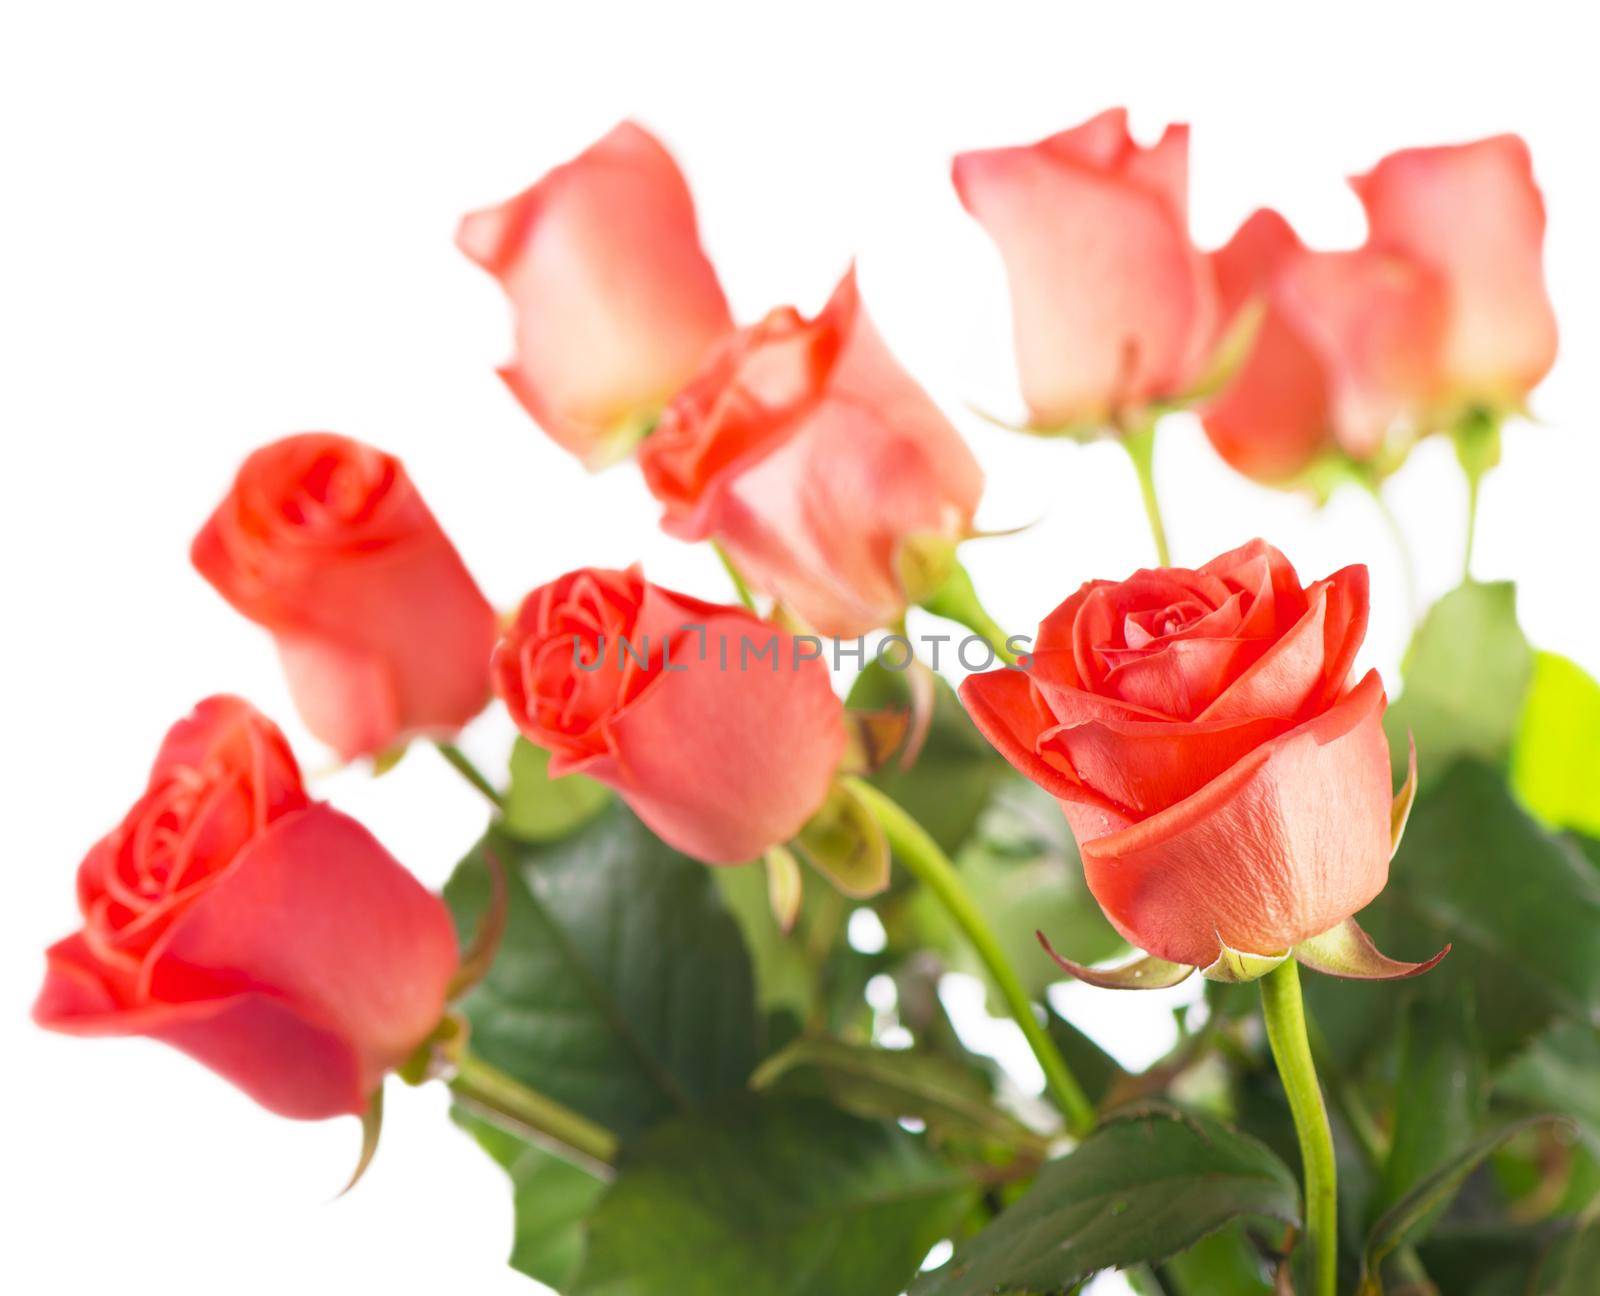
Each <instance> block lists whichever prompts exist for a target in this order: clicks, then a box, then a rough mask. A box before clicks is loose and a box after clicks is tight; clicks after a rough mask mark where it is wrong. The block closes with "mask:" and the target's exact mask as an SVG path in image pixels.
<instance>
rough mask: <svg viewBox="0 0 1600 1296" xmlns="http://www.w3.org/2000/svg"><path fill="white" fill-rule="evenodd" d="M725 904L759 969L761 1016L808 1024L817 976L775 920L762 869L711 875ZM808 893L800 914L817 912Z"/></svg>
mask: <svg viewBox="0 0 1600 1296" xmlns="http://www.w3.org/2000/svg"><path fill="white" fill-rule="evenodd" d="M710 872H711V879H712V881H713V882H714V883H715V884H716V886H717V890H718V891H719V892H720V893H721V895H722V902H723V904H724V905H726V906H727V908H728V911H729V912H730V913H731V914H732V915H733V918H734V921H735V922H737V923H738V924H739V930H740V932H741V933H743V936H744V944H745V948H746V949H747V950H749V952H750V959H751V962H752V963H753V964H754V965H755V979H756V988H757V995H758V998H759V1001H760V1005H761V1009H762V1011H763V1012H768V1013H774V1012H788V1013H790V1014H792V1015H793V1017H794V1018H795V1019H796V1020H797V1021H804V1020H805V1018H806V1015H807V1014H808V1013H809V1012H810V1011H811V1003H812V999H813V997H814V995H815V992H816V980H817V973H816V970H815V969H814V968H813V967H812V966H811V963H810V960H809V959H808V958H807V957H806V948H805V943H804V941H803V940H802V939H801V936H800V933H798V932H786V931H784V930H783V928H781V927H779V926H778V920H777V919H776V918H775V917H774V916H773V913H772V903H771V901H770V899H769V897H768V892H767V878H766V874H765V873H764V872H763V871H762V868H761V865H760V864H759V863H752V864H739V865H736V866H734V867H732V868H714V869H712V870H710ZM815 889H816V888H814V887H810V888H806V889H805V890H804V891H802V893H801V905H802V912H804V911H805V907H806V906H808V905H810V906H813V907H814V904H815V902H814V899H813V897H811V896H810V895H808V894H807V892H809V891H811V890H815Z"/></svg>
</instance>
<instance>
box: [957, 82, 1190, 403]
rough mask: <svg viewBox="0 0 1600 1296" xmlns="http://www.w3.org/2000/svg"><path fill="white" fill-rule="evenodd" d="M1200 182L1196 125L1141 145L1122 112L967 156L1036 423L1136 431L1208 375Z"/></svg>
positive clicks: (963, 180)
mask: <svg viewBox="0 0 1600 1296" xmlns="http://www.w3.org/2000/svg"><path fill="white" fill-rule="evenodd" d="M1188 172H1189V128H1188V127H1187V126H1169V127H1168V128H1167V131H1166V133H1165V134H1164V135H1163V136H1162V137H1161V140H1160V142H1159V143H1157V144H1156V145H1155V146H1154V147H1152V148H1141V147H1140V146H1139V145H1138V144H1136V143H1134V141H1133V139H1132V137H1131V136H1130V135H1129V134H1128V115H1127V113H1126V111H1124V110H1123V109H1121V108H1116V109H1112V110H1111V111H1109V112H1104V113H1101V114H1100V115H1099V116H1098V117H1094V118H1091V119H1090V120H1089V121H1087V122H1085V123H1084V124H1083V125H1082V126H1078V127H1075V128H1074V129H1072V130H1068V131H1063V132H1061V133H1060V134H1059V135H1052V136H1051V137H1050V138H1048V139H1045V140H1041V141H1040V142H1039V143H1037V144H1031V145H1027V146H1024V147H1020V148H1002V149H990V150H986V151H984V152H978V153H963V154H962V155H961V156H960V157H958V158H956V160H955V166H954V172H953V174H954V180H955V186H956V192H957V193H958V194H959V195H960V197H961V202H962V204H963V205H964V206H965V207H966V209H967V210H968V211H969V212H970V213H972V215H973V217H974V218H976V219H977V221H978V222H979V224H981V225H982V226H983V227H984V229H985V230H987V231H988V233H989V236H990V237H991V238H992V239H993V240H994V241H995V244H996V245H997V246H998V247H999V249H1000V255H1001V257H1002V259H1003V260H1004V261H1005V266H1006V273H1007V277H1008V278H1009V280H1010V284H1011V304H1012V317H1013V327H1014V331H1015V336H1016V348H1017V367H1018V370H1019V373H1020V377H1021V381H1022V395H1023V399H1024V400H1025V401H1026V402H1027V405H1028V409H1029V411H1030V412H1031V416H1032V423H1033V425H1034V426H1035V427H1037V428H1041V429H1060V428H1100V427H1105V426H1107V425H1125V424H1127V423H1130V422H1132V421H1135V420H1137V419H1138V418H1139V417H1140V414H1139V412H1140V411H1141V410H1142V409H1143V408H1144V407H1146V406H1148V405H1150V404H1152V403H1155V402H1162V401H1171V400H1175V399H1178V398H1181V397H1182V396H1183V395H1185V394H1186V393H1187V392H1188V391H1189V390H1190V389H1191V388H1192V387H1194V386H1195V385H1196V383H1197V382H1198V381H1199V379H1200V378H1201V376H1202V373H1203V371H1204V370H1205V369H1206V367H1207V365H1208V362H1209V361H1210V359H1211V354H1212V352H1213V350H1215V346H1216V341H1217V339H1216V336H1215V334H1216V289H1215V286H1214V284H1213V283H1212V277H1211V271H1210V268H1209V267H1208V265H1207V264H1206V260H1205V258H1204V257H1203V256H1201V254H1200V253H1199V251H1198V250H1197V249H1196V248H1195V246H1194V244H1193V242H1192V241H1191V239H1190V236H1189V215H1188V204H1189V200H1188V187H1189V175H1188Z"/></svg>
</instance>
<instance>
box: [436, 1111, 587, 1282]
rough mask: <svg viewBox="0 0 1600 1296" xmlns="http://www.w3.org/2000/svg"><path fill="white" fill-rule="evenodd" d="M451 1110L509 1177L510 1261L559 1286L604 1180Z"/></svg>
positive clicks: (576, 1256)
mask: <svg viewBox="0 0 1600 1296" xmlns="http://www.w3.org/2000/svg"><path fill="white" fill-rule="evenodd" d="M450 1116H451V1119H452V1120H454V1121H455V1122H456V1124H458V1125H460V1126H461V1128H462V1129H464V1130H466V1131H467V1132H468V1133H470V1134H471V1135H472V1137H473V1138H475V1139H476V1140H477V1141H478V1145H479V1146H480V1147H481V1148H483V1150H484V1151H485V1152H487V1153H488V1154H489V1155H490V1156H491V1157H493V1158H494V1160H496V1161H497V1162H499V1163H500V1165H501V1166H502V1167H504V1169H505V1171H506V1174H507V1175H509V1176H510V1178H511V1191H512V1206H513V1209H514V1211H515V1219H516V1226H515V1233H514V1235H513V1238H512V1244H511V1257H510V1260H509V1263H510V1265H511V1267H512V1268H513V1269H515V1270H517V1271H518V1272H519V1273H525V1274H527V1275H528V1277H530V1278H533V1279H536V1280H537V1281H539V1282H542V1283H545V1284H546V1285H548V1286H550V1287H554V1288H556V1289H557V1290H558V1291H559V1290H561V1289H562V1288H564V1287H565V1286H566V1285H567V1284H568V1283H569V1282H571V1281H572V1279H573V1278H574V1276H576V1274H577V1272H578V1265H579V1263H580V1262H581V1261H582V1259H583V1246H584V1224H585V1221H586V1220H587V1219H588V1217H589V1214H590V1212H591V1211H593V1209H594V1206H595V1203H596V1202H598V1201H599V1200H600V1194H601V1193H602V1192H604V1191H605V1184H604V1183H603V1182H601V1181H600V1180H599V1179H596V1178H595V1177H594V1176H593V1175H591V1174H589V1173H588V1172H587V1171H585V1170H580V1169H578V1168H577V1167H576V1166H573V1165H570V1164H569V1163H567V1162H566V1161H563V1160H562V1159H561V1158H560V1157H558V1156H555V1155H554V1154H553V1153H550V1152H546V1151H545V1150H544V1149H543V1148H540V1147H536V1146H535V1145H534V1144H532V1143H529V1142H527V1141H526V1140H524V1139H520V1138H518V1137H517V1136H516V1135H515V1134H511V1133H508V1132H507V1131H505V1130H503V1129H501V1128H500V1127H499V1126H498V1125H493V1124H491V1123H490V1122H488V1121H486V1120H483V1119H482V1118H480V1117H478V1116H474V1115H472V1114H471V1113H470V1112H467V1111H465V1110H463V1109H462V1108H460V1107H453V1108H451V1111H450Z"/></svg>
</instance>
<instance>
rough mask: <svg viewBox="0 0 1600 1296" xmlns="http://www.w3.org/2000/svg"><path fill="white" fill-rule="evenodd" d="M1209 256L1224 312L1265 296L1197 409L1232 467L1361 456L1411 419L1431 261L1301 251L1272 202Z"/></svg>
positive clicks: (1280, 472)
mask: <svg viewBox="0 0 1600 1296" xmlns="http://www.w3.org/2000/svg"><path fill="white" fill-rule="evenodd" d="M1212 264H1213V266H1214V268H1215V269H1216V272H1217V282H1218V287H1219V291H1220V293H1221V297H1222V301H1223V305H1224V310H1225V311H1226V312H1227V314H1228V316H1229V317H1232V316H1235V315H1236V314H1237V313H1238V311H1240V310H1242V309H1244V308H1245V307H1246V306H1247V305H1248V304H1249V303H1250V302H1252V301H1259V302H1260V303H1261V304H1262V305H1263V306H1264V307H1265V312H1264V315H1263V317H1262V320H1261V324H1260V327H1259V331H1258V332H1257V333H1256V335H1255V340H1254V341H1253V343H1252V344H1251V349H1250V352H1249V354H1248V356H1247V357H1246V359H1245V361H1244V363H1243V365H1241V366H1240V368H1239V371H1238V372H1237V373H1236V374H1235V375H1234V377H1233V379H1232V380H1231V381H1230V382H1229V384H1228V386H1227V387H1226V388H1225V389H1224V390H1223V392H1222V393H1221V395H1219V396H1218V397H1217V399H1216V400H1215V401H1213V402H1212V403H1211V404H1210V405H1209V406H1208V407H1207V409H1206V410H1205V413H1204V421H1205V428H1206V433H1207V435H1208V436H1209V437H1210V438H1211V442H1212V444H1213V445H1215V446H1216V448H1217V451H1218V453H1220V454H1221V455H1222V457H1223V458H1224V459H1226V460H1227V461H1228V462H1229V463H1230V464H1232V465H1233V466H1234V467H1235V468H1237V469H1238V470H1239V471H1240V472H1243V473H1247V474H1249V475H1250V476H1252V477H1255V478H1258V479H1260V480H1263V481H1286V480H1288V479H1291V478H1293V477H1295V476H1296V475H1298V474H1300V473H1302V472H1304V471H1305V470H1306V469H1307V468H1309V467H1311V466H1312V464H1313V463H1315V461H1316V460H1317V459H1319V458H1321V457H1322V456H1324V455H1327V454H1335V453H1337V454H1344V455H1348V456H1349V457H1350V458H1352V459H1358V460H1369V459H1372V458H1373V457H1375V456H1376V455H1377V454H1378V453H1379V452H1380V451H1381V450H1382V449H1383V447H1384V445H1385V444H1386V442H1387V441H1388V439H1389V437H1390V435H1391V434H1392V433H1393V432H1395V431H1397V430H1401V429H1407V428H1410V429H1415V428H1416V427H1417V426H1418V424H1419V421H1420V419H1421V417H1422V415H1423V413H1424V411H1425V410H1426V408H1427V405H1428V403H1429V401H1430V400H1431V399H1432V397H1433V395H1434V392H1435V389H1436V387H1437V384H1438V379H1439V357H1440V343H1441V339H1442V336H1443V327H1444V301H1443V294H1442V292H1441V289H1440V285H1439V282H1438V280H1437V278H1436V276H1434V275H1433V274H1432V273H1431V272H1429V271H1427V270H1425V269H1423V268H1422V267H1420V266H1417V265H1415V264H1414V263H1413V262H1411V261H1408V260H1406V259H1404V258H1402V257H1398V256H1393V255H1390V254H1388V253H1385V252H1381V251H1378V250H1376V249H1373V248H1362V249H1360V250H1358V251H1354V252H1312V251H1308V250H1307V249H1306V248H1305V247H1304V246H1303V245H1302V244H1301V242H1300V240H1299V239H1298V238H1297V237H1296V236H1295V234H1294V231H1293V230H1292V229H1290V228H1289V225H1288V222H1286V221H1285V220H1284V219H1283V217H1281V216H1279V215H1278V214H1277V213H1276V212H1272V211H1259V212H1257V213H1255V215H1253V216H1252V217H1250V219H1249V220H1247V221H1246V222H1245V223H1244V224H1243V225H1242V226H1241V227H1240V228H1239V231H1238V233H1236V234H1235V235H1234V237H1233V239H1232V240H1231V241H1230V242H1229V243H1228V245H1227V246H1226V247H1224V248H1222V249H1221V250H1220V251H1219V252H1217V253H1215V254H1214V255H1213V258H1212Z"/></svg>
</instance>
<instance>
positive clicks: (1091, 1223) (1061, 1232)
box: [912, 1107, 1300, 1296]
mask: <svg viewBox="0 0 1600 1296" xmlns="http://www.w3.org/2000/svg"><path fill="white" fill-rule="evenodd" d="M1263 1216H1264V1217H1268V1218H1271V1219H1275V1220H1278V1221H1281V1222H1282V1223H1285V1224H1293V1223H1297V1222H1298V1220H1299V1217H1300V1194H1299V1190H1298V1188H1297V1187H1296V1186H1295V1181H1294V1176H1293V1175H1292V1174H1290V1172H1289V1170H1288V1168H1287V1167H1286V1166H1285V1165H1284V1164H1283V1162H1282V1161H1280V1160H1279V1159H1278V1158H1277V1157H1276V1156H1274V1155H1273V1153H1272V1152H1270V1151H1269V1150H1268V1149H1267V1148H1266V1147H1264V1146H1263V1145H1262V1144H1260V1143H1257V1142H1256V1141H1255V1140H1254V1139H1252V1138H1250V1137H1248V1136H1246V1135H1244V1134H1240V1133H1238V1132H1237V1131H1235V1130H1232V1129H1229V1128H1228V1127H1227V1126H1225V1125H1222V1124H1220V1123H1219V1122H1217V1121H1214V1120H1212V1119H1210V1118H1209V1117H1201V1116H1191V1115H1186V1114H1184V1113H1181V1112H1178V1111H1176V1110H1174V1109H1171V1108H1164V1107H1155V1108H1145V1109H1140V1110H1136V1111H1130V1112H1127V1113H1124V1114H1119V1115H1118V1116H1116V1117H1113V1118H1112V1119H1111V1120H1109V1121H1108V1122H1107V1123H1106V1124H1104V1125H1102V1126H1101V1127H1100V1128H1099V1129H1098V1130H1096V1131H1095V1132H1094V1133H1093V1134H1091V1135H1090V1136H1089V1137H1088V1138H1087V1139H1085V1140H1084V1142H1083V1143H1082V1144H1081V1145H1080V1146H1079V1147H1078V1148H1077V1150H1076V1151H1074V1152H1073V1153H1072V1154H1071V1155H1070V1156H1067V1157H1063V1158H1062V1159H1061V1160H1059V1161H1053V1162H1051V1163H1050V1164H1049V1165H1047V1166H1046V1167H1045V1168H1044V1170H1043V1171H1042V1172H1041V1173H1040V1175H1039V1177H1038V1179H1037V1180H1036V1181H1035V1182H1034V1185H1033V1187H1032V1188H1030V1189H1029V1190H1028V1191H1027V1192H1026V1193H1024V1194H1023V1196H1022V1197H1021V1198H1019V1199H1018V1200H1017V1202H1016V1203H1015V1204H1014V1205H1012V1206H1011V1207H1010V1209H1008V1210H1007V1211H1006V1212H1005V1213H1004V1214H1002V1215H1001V1216H1000V1217H999V1218H998V1219H996V1220H995V1221H994V1222H993V1223H992V1224H990V1225H989V1226H988V1227H987V1228H986V1229H984V1230H983V1231H982V1232H981V1233H979V1234H978V1235H977V1236H976V1237H974V1238H972V1239H971V1240H970V1241H969V1242H967V1243H966V1244H965V1245H963V1246H961V1247H959V1248H957V1250H956V1254H955V1256H954V1257H953V1258H952V1259H951V1261H950V1263H949V1264H947V1265H945V1266H944V1267H943V1268H942V1269H939V1270H936V1271H935V1272H933V1273H931V1274H927V1275H925V1276H924V1277H923V1278H922V1279H921V1280H920V1281H918V1282H917V1283H916V1284H915V1285H914V1286H913V1287H912V1292H913V1293H914V1296H998V1294H999V1293H1024V1292H1027V1293H1034V1292H1064V1291H1068V1290H1070V1289H1071V1288H1072V1287H1073V1285H1074V1284H1076V1283H1079V1282H1082V1281H1083V1280H1084V1279H1086V1278H1088V1277H1089V1276H1090V1275H1091V1274H1093V1273H1096V1272H1098V1271H1099V1270H1101V1269H1108V1268H1111V1267H1113V1266H1120V1265H1130V1264H1135V1263H1138V1262H1140V1261H1155V1260H1162V1259H1165V1258H1166V1257H1168V1256H1170V1255H1173V1254H1175V1253H1177V1252H1179V1251H1181V1250H1183V1249H1184V1248H1185V1247H1189V1246H1192V1245H1193V1244H1194V1243H1195V1242H1197V1241H1199V1240H1200V1239H1201V1238H1203V1237H1205V1236H1206V1235H1207V1234H1209V1233H1211V1232H1213V1231H1215V1230H1216V1229H1219V1228H1221V1227H1222V1226H1223V1225H1225V1224H1228V1223H1230V1222H1231V1221H1233V1220H1237V1219H1242V1218H1246V1217H1263Z"/></svg>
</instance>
